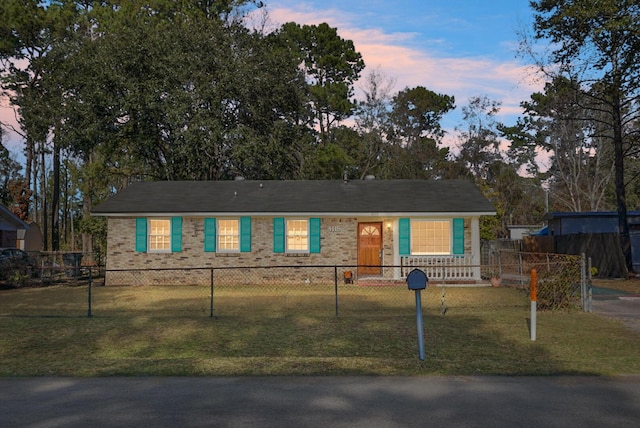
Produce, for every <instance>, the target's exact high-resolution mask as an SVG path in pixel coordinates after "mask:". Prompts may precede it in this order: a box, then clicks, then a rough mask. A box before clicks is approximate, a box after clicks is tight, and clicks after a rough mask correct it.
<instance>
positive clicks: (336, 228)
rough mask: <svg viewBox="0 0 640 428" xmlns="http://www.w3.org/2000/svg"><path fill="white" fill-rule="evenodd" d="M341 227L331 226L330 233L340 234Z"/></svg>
mask: <svg viewBox="0 0 640 428" xmlns="http://www.w3.org/2000/svg"><path fill="white" fill-rule="evenodd" d="M340 229H341V228H340V226H329V232H340Z"/></svg>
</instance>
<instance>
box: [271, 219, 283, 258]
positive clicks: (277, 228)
mask: <svg viewBox="0 0 640 428" xmlns="http://www.w3.org/2000/svg"><path fill="white" fill-rule="evenodd" d="M273 252H274V253H284V218H281V217H276V218H274V219H273Z"/></svg>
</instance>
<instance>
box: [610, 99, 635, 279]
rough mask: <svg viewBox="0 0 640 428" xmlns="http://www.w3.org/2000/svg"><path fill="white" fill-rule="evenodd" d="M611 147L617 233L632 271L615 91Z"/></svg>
mask: <svg viewBox="0 0 640 428" xmlns="http://www.w3.org/2000/svg"><path fill="white" fill-rule="evenodd" d="M613 148H614V162H615V186H616V207H617V210H618V233H619V236H620V247H621V248H622V253H623V254H624V258H625V261H626V264H627V270H628V271H630V272H631V271H633V260H632V257H631V237H630V235H629V223H628V221H627V196H626V189H625V185H624V147H623V138H622V114H621V110H620V98H619V94H618V92H617V91H615V92H614V99H613Z"/></svg>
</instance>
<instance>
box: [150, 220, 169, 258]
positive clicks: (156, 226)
mask: <svg viewBox="0 0 640 428" xmlns="http://www.w3.org/2000/svg"><path fill="white" fill-rule="evenodd" d="M170 251H171V220H170V219H155V218H154V219H149V252H158V253H162V252H170Z"/></svg>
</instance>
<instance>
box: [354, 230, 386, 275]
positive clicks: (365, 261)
mask: <svg viewBox="0 0 640 428" xmlns="http://www.w3.org/2000/svg"><path fill="white" fill-rule="evenodd" d="M381 262H382V223H358V265H360V266H359V267H358V276H362V275H380V274H381V273H382V268H381V266H380V265H381ZM363 265H364V266H363Z"/></svg>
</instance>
